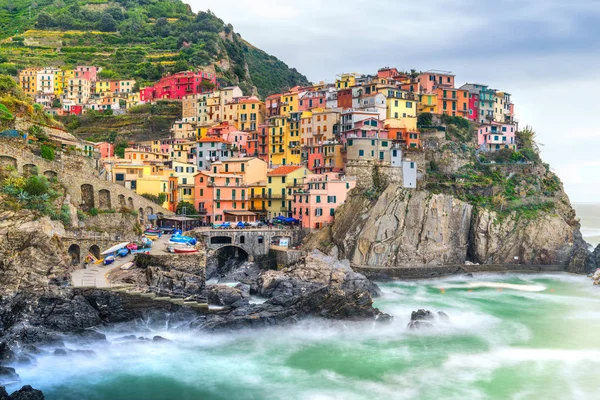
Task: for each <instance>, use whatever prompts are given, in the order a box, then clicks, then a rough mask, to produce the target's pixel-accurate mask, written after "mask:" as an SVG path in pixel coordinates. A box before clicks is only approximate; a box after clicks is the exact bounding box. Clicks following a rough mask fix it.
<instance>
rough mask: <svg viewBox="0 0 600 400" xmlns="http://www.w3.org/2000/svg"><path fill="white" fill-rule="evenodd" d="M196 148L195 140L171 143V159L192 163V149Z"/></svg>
mask: <svg viewBox="0 0 600 400" xmlns="http://www.w3.org/2000/svg"><path fill="white" fill-rule="evenodd" d="M195 148H196V141H195V140H194V141H189V142H183V143H173V146H172V149H173V150H172V151H171V159H172V160H173V161H178V162H181V163H193V162H194V158H195V157H194V153H193V152H192V150H193V149H195Z"/></svg>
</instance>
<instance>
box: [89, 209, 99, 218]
mask: <svg viewBox="0 0 600 400" xmlns="http://www.w3.org/2000/svg"><path fill="white" fill-rule="evenodd" d="M88 214H90V215H91V216H92V217H95V216H96V215H98V209H97V208H95V207H94V208H91V209H90V211H89V213H88Z"/></svg>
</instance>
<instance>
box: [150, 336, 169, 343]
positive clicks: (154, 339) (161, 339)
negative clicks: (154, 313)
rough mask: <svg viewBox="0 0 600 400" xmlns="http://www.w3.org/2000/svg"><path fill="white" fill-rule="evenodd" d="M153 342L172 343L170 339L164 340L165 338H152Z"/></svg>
mask: <svg viewBox="0 0 600 400" xmlns="http://www.w3.org/2000/svg"><path fill="white" fill-rule="evenodd" d="M152 341H153V342H170V341H171V340H169V339H166V338H164V337H162V336H154V337H153V338H152Z"/></svg>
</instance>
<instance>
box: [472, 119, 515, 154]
mask: <svg viewBox="0 0 600 400" xmlns="http://www.w3.org/2000/svg"><path fill="white" fill-rule="evenodd" d="M516 133H517V126H516V125H515V124H510V123H498V122H492V123H491V124H485V125H481V126H480V127H479V129H478V130H477V144H478V145H479V146H480V147H482V148H483V149H485V150H487V151H498V150H502V149H512V150H516V148H517V145H516V141H515V134H516Z"/></svg>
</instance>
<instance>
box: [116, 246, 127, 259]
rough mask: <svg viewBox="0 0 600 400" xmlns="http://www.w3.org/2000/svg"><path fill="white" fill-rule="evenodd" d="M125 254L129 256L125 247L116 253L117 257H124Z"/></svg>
mask: <svg viewBox="0 0 600 400" xmlns="http://www.w3.org/2000/svg"><path fill="white" fill-rule="evenodd" d="M127 254H129V249H128V248H127V247H124V248H122V249H121V250H119V251H117V255H118V256H119V257H126V256H127Z"/></svg>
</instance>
